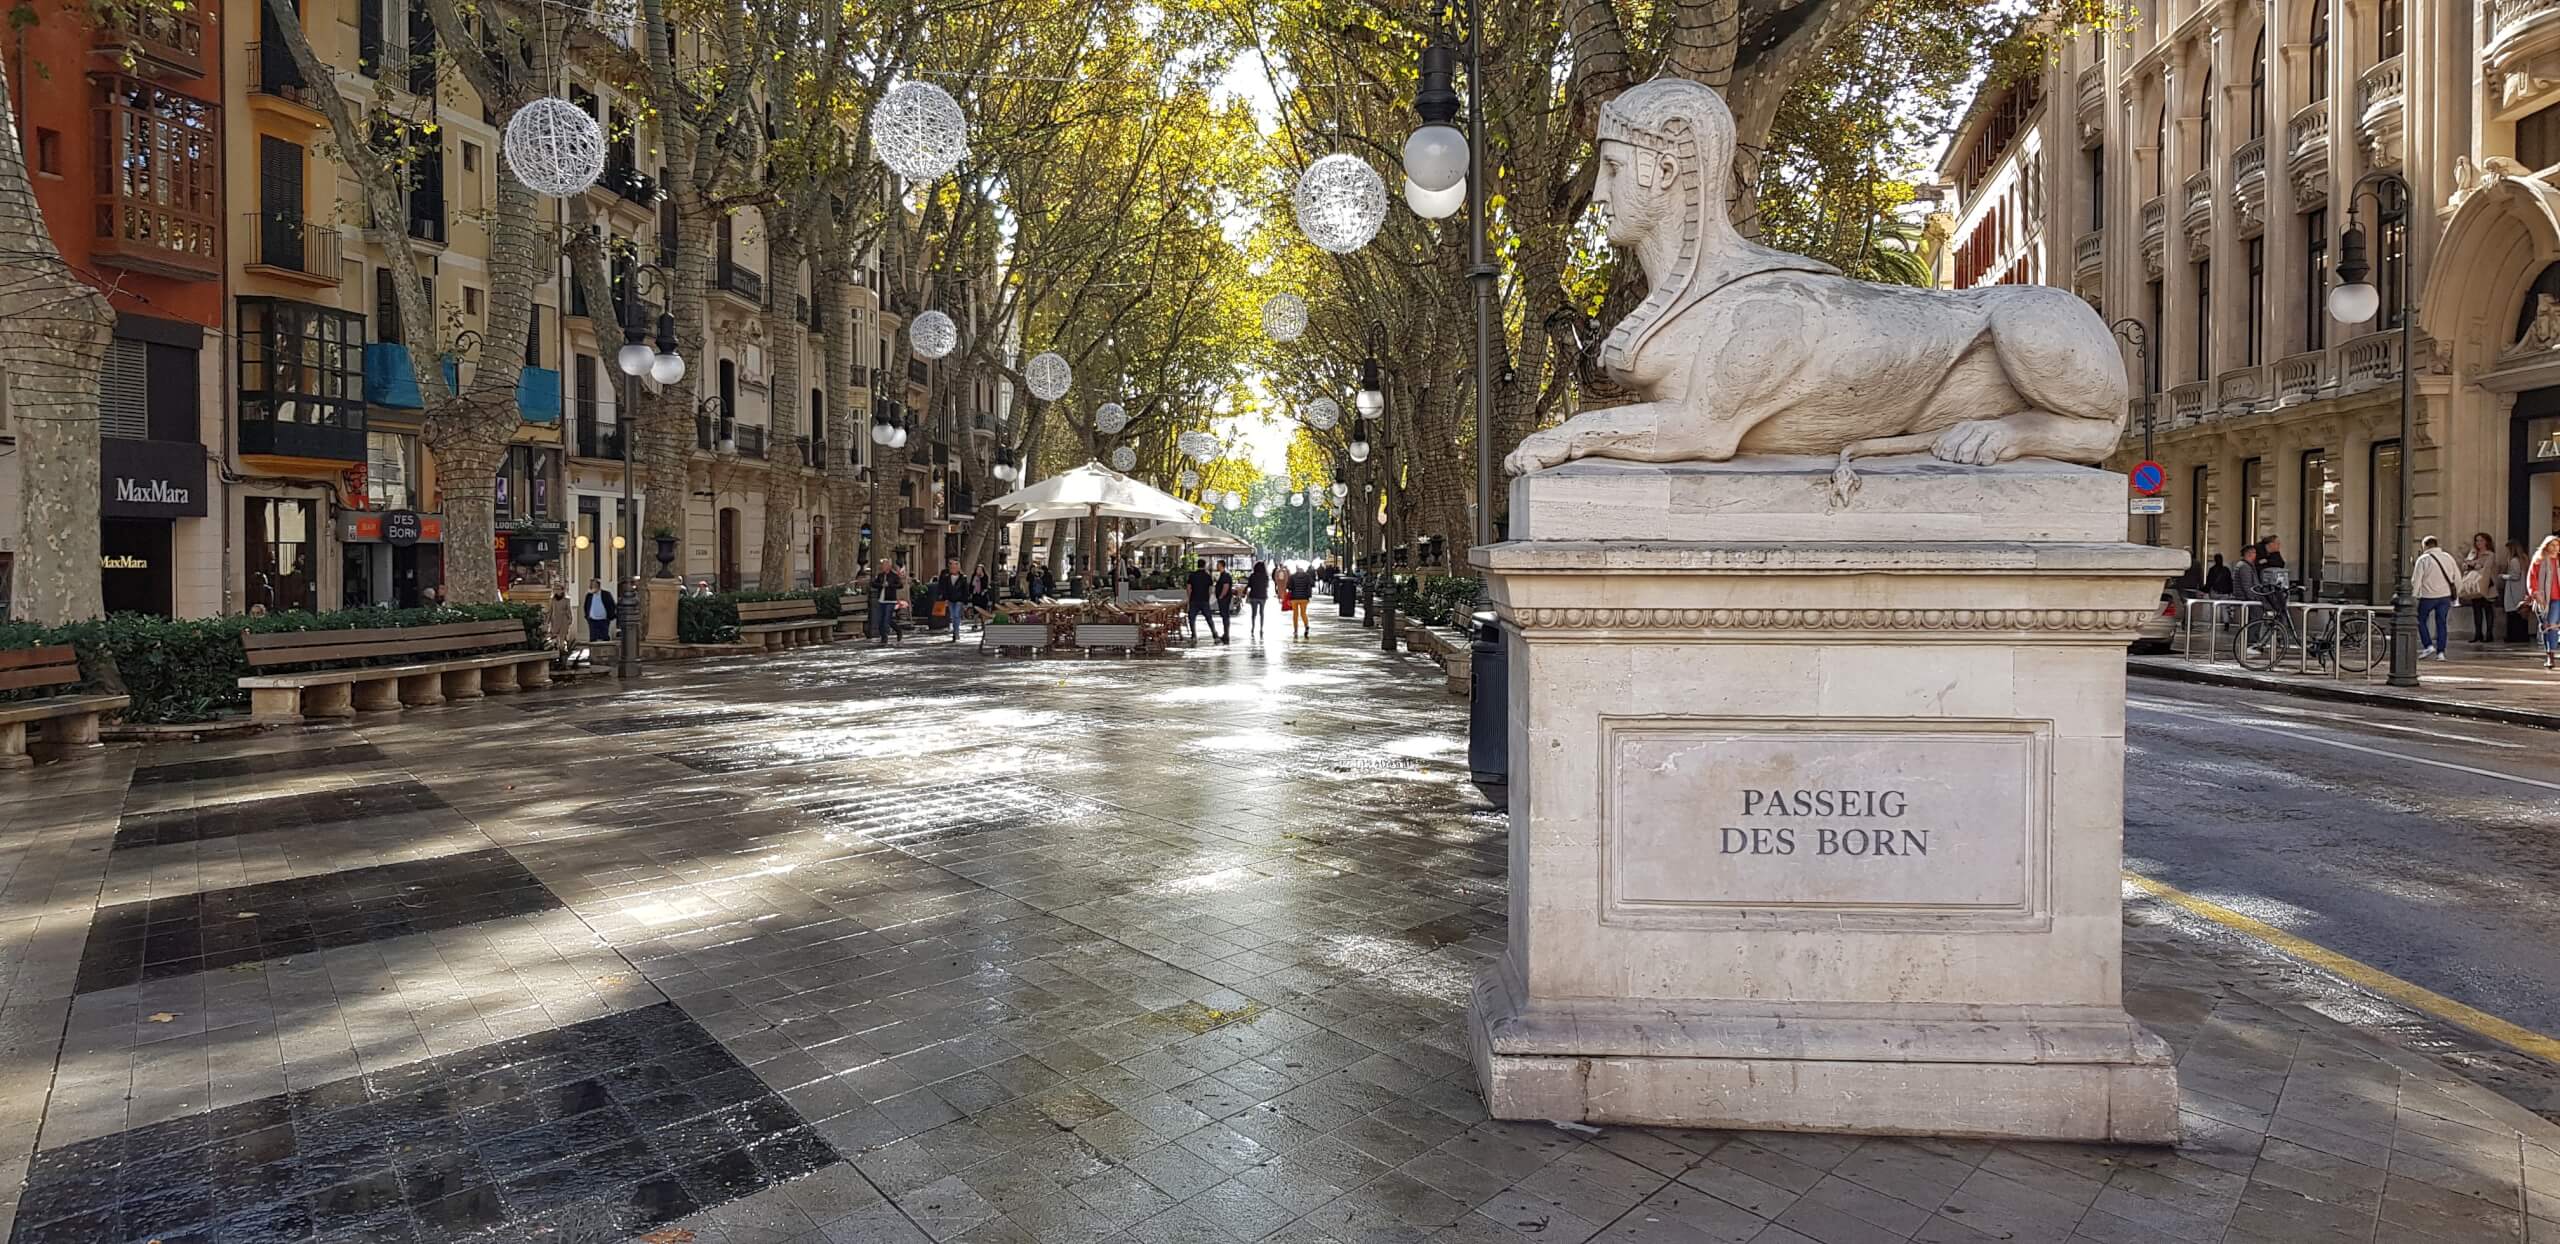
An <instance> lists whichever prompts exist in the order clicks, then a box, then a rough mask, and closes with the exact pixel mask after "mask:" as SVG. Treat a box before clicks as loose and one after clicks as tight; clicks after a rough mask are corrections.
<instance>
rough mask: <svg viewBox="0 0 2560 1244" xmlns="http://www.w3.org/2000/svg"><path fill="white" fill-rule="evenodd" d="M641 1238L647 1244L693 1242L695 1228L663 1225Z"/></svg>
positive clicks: (684, 1243)
mask: <svg viewBox="0 0 2560 1244" xmlns="http://www.w3.org/2000/svg"><path fill="white" fill-rule="evenodd" d="M640 1238H641V1240H643V1241H645V1244H693V1228H691V1227H661V1228H659V1229H658V1230H655V1231H652V1232H650V1233H649V1234H647V1235H644V1236H641V1237H640Z"/></svg>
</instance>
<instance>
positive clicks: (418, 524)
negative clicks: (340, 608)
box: [338, 510, 444, 609]
mask: <svg viewBox="0 0 2560 1244" xmlns="http://www.w3.org/2000/svg"><path fill="white" fill-rule="evenodd" d="M338 546H339V548H340V549H342V550H343V551H344V555H345V559H346V564H345V574H344V576H343V577H342V578H341V580H340V586H341V590H342V591H343V592H344V594H345V598H346V599H345V604H346V607H347V608H349V609H356V608H361V607H364V606H367V605H384V606H389V607H394V608H400V609H414V608H417V607H418V606H420V605H423V604H425V603H426V594H427V591H428V589H430V588H434V589H439V590H440V589H442V588H443V586H444V517H443V516H442V515H440V514H421V513H419V512H417V511H416V510H384V511H381V512H379V513H375V512H371V511H365V510H341V511H339V512H338Z"/></svg>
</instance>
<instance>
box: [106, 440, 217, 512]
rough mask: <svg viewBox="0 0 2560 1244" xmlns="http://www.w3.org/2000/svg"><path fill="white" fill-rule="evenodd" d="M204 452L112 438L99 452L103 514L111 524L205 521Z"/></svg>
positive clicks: (197, 448) (196, 447)
mask: <svg viewBox="0 0 2560 1244" xmlns="http://www.w3.org/2000/svg"><path fill="white" fill-rule="evenodd" d="M204 479H205V471H204V447H203V446H201V445H191V444H182V443H179V442H175V441H129V440H123V439H120V438H117V437H112V436H111V437H107V438H105V439H104V440H102V441H101V442H100V443H99V448H98V512H99V513H100V514H103V515H105V516H106V517H108V518H202V517H204V515H205V513H206V510H205V494H204Z"/></svg>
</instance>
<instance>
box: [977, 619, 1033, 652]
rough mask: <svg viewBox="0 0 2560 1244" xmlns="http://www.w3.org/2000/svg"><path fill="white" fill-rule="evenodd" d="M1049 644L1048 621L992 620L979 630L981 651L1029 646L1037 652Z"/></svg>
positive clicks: (997, 650)
mask: <svg viewBox="0 0 2560 1244" xmlns="http://www.w3.org/2000/svg"><path fill="white" fill-rule="evenodd" d="M1048 646H1049V624H1048V623H1046V622H990V623H988V624H986V625H985V626H983V627H981V628H979V630H978V651H980V652H1002V651H1003V650H1004V649H1007V648H1028V649H1030V650H1031V651H1032V652H1034V653H1037V652H1039V651H1040V650H1041V649H1044V648H1046V647H1048Z"/></svg>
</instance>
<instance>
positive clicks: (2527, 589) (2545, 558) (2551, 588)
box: [2524, 536, 2560, 669]
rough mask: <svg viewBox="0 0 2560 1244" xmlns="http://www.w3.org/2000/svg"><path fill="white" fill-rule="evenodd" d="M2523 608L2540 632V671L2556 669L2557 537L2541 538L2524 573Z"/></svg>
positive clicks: (2559, 615)
mask: <svg viewBox="0 0 2560 1244" xmlns="http://www.w3.org/2000/svg"><path fill="white" fill-rule="evenodd" d="M2524 600H2525V608H2526V609H2527V610H2528V611H2530V612H2531V613H2532V614H2533V622H2534V625H2535V626H2537V627H2539V628H2541V631H2542V668H2544V669H2560V610H2555V608H2554V606H2555V605H2560V536H2544V537H2543V538H2542V547H2540V548H2537V549H2535V550H2534V551H2533V564H2532V565H2531V566H2529V567H2527V568H2526V569H2525V572H2524Z"/></svg>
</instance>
